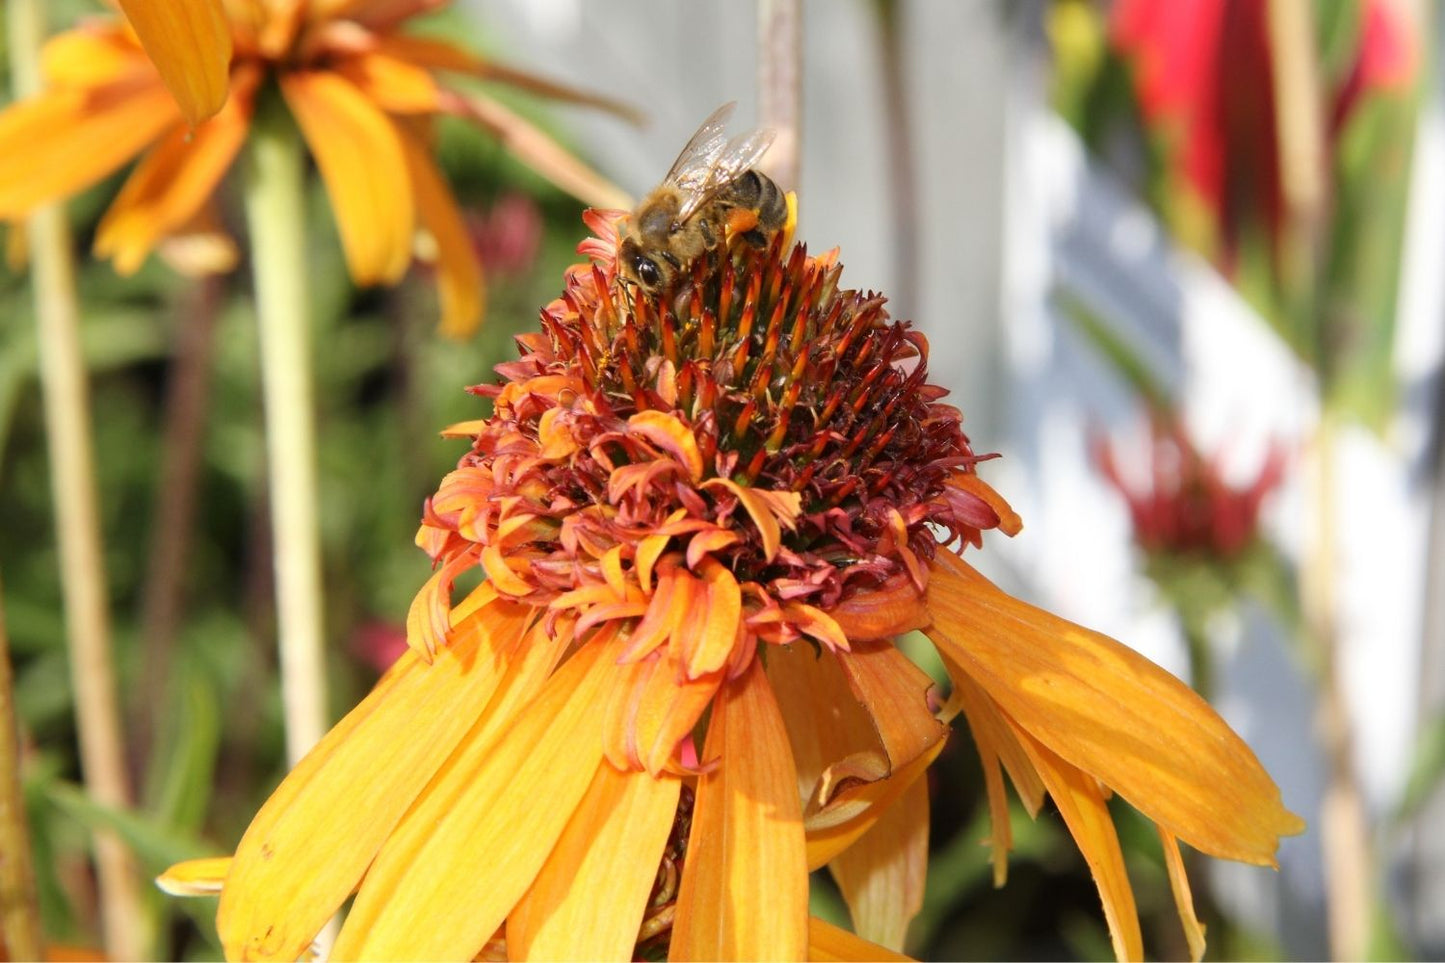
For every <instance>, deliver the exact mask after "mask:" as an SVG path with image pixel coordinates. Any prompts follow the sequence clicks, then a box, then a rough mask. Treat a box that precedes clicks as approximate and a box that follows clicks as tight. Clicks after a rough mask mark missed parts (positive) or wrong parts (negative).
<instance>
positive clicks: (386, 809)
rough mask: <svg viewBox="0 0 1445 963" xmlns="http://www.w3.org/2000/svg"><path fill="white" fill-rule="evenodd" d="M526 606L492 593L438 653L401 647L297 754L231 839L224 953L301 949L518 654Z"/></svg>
mask: <svg viewBox="0 0 1445 963" xmlns="http://www.w3.org/2000/svg"><path fill="white" fill-rule="evenodd" d="M530 618H531V611H530V609H527V608H525V607H523V606H516V605H510V604H507V603H503V602H495V603H493V604H492V605H489V606H487V607H486V608H485V609H484V610H482V611H479V612H477V613H475V614H474V615H472V616H471V617H470V618H469V619H468V620H467V621H466V622H465V623H464V624H459V625H458V626H457V630H456V632H455V637H454V639H453V641H452V644H451V645H450V646H448V647H447V648H445V649H443V650H441V651H440V652H439V653H438V654H437V656H436V659H435V661H434V662H433V663H432V664H431V665H429V666H428V665H426V664H425V663H423V662H421V661H420V660H419V659H418V658H417V655H416V653H415V652H410V651H409V652H406V653H404V654H403V655H402V657H401V659H399V660H398V662H397V664H396V665H395V666H394V667H393V668H392V669H391V670H390V671H389V672H388V673H387V675H386V676H385V677H383V679H382V680H381V682H379V683H378V684H377V686H376V688H375V689H373V690H372V692H371V694H370V695H368V696H367V697H366V699H364V700H363V701H362V702H361V703H360V704H359V705H358V706H357V707H356V708H355V709H352V710H351V712H350V713H348V714H347V716H346V718H344V719H342V720H341V722H339V723H337V724H336V726H335V727H334V728H332V730H331V731H330V732H329V733H327V734H326V736H325V737H324V738H323V739H322V740H321V742H320V743H318V744H317V746H316V748H314V749H312V750H311V752H310V753H308V754H307V755H306V757H305V758H303V759H302V760H301V762H299V763H298V764H297V766H296V768H295V769H293V770H292V771H291V774H290V775H288V776H287V777H286V779H285V780H284V781H283V782H282V783H281V785H280V787H278V788H277V790H276V791H275V792H274V793H272V794H271V798H270V799H268V800H267V801H266V804H265V805H264V806H262V807H261V811H260V812H259V813H257V814H256V818H255V819H254V820H252V822H251V826H250V828H249V829H247V830H246V834H245V836H243V837H242V838H241V842H240V844H239V845H238V846H237V847H236V858H235V862H234V863H233V864H232V867H231V873H230V875H229V876H228V877H227V880H226V886H225V890H224V891H223V893H222V895H221V906H220V910H219V912H218V914H217V918H216V925H217V928H218V930H219V931H220V935H221V941H222V943H223V945H224V946H225V947H226V952H227V954H228V955H230V956H234V957H237V958H245V959H282V960H294V959H296V958H297V957H298V956H299V955H300V954H301V952H302V951H303V950H305V949H306V947H307V946H308V945H309V944H310V942H311V940H312V939H313V938H314V937H315V936H316V934H317V933H318V932H320V931H321V927H322V926H323V925H324V924H325V923H326V921H327V920H328V919H329V918H330V917H331V915H332V914H333V913H335V912H336V909H337V907H339V906H340V905H341V903H342V901H343V900H345V899H346V897H347V896H348V895H350V893H351V891H352V889H353V888H354V887H355V886H356V882H357V880H358V879H360V878H361V875H362V873H363V872H364V871H365V870H366V867H367V864H368V863H370V862H371V859H372V857H373V856H374V855H375V854H376V852H377V849H378V848H379V847H380V846H381V844H382V841H383V840H384V839H385V838H386V837H387V834H388V833H390V832H391V830H392V828H393V827H394V826H395V825H396V823H397V821H398V820H399V819H400V818H401V816H402V813H403V812H405V811H406V809H407V807H408V806H409V805H410V804H411V801H412V800H413V799H414V798H416V795H417V793H419V792H421V790H422V787H423V786H425V785H426V781H427V779H429V778H430V777H431V775H432V773H434V772H435V771H436V770H437V768H438V767H439V766H441V764H442V763H443V761H445V759H446V757H447V756H448V755H449V754H450V753H451V751H452V749H453V748H454V747H455V746H456V744H457V742H458V741H459V740H460V739H461V738H462V736H463V735H465V733H466V732H467V730H468V729H469V728H471V726H472V724H473V722H474V721H475V720H476V718H477V716H478V714H480V713H481V712H482V711H483V709H484V708H485V707H486V705H487V703H488V701H489V700H490V699H491V698H492V696H493V693H494V692H495V691H496V689H497V687H498V685H499V684H500V683H501V682H502V681H503V679H504V678H505V677H506V675H507V673H508V670H509V668H510V669H512V671H515V668H514V667H515V666H516V665H519V664H521V663H520V662H519V660H517V659H515V658H513V655H512V654H513V653H514V652H515V651H516V650H517V649H518V647H519V644H520V643H522V642H523V638H524V637H523V628H524V626H525V625H526V623H527V621H528V619H530ZM523 648H526V646H523ZM399 734H405V737H401V736H400V735H399ZM321 826H324V827H326V832H319V831H318V827H321ZM338 839H344V840H345V841H346V845H345V846H337V845H335V841H336V840H338Z"/></svg>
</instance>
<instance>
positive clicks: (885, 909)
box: [828, 779, 928, 951]
mask: <svg viewBox="0 0 1445 963" xmlns="http://www.w3.org/2000/svg"><path fill="white" fill-rule="evenodd" d="M828 868H829V870H831V871H832V873H833V878H834V879H835V880H837V881H838V888H839V889H840V890H842V891H843V898H844V900H846V901H847V903H848V910H849V912H850V913H851V914H852V916H853V929H854V930H856V931H857V933H858V935H859V936H861V937H863V938H864V939H867V940H872V941H873V942H874V943H878V944H879V945H881V946H886V947H888V948H889V949H892V950H899V951H902V949H903V939H904V937H905V936H907V935H908V924H909V923H910V922H911V921H912V920H913V917H915V916H917V915H918V911H919V910H920V909H922V908H923V884H924V880H925V877H927V875H928V781H927V780H926V779H917V780H914V782H913V784H912V785H911V786H909V787H908V788H907V789H906V790H904V791H903V795H902V796H901V797H899V799H898V801H897V802H896V803H894V804H893V805H892V806H889V807H887V808H886V809H885V810H884V811H883V814H882V816H881V817H879V819H878V822H877V823H875V824H874V826H873V828H872V829H870V830H868V831H867V832H866V833H864V834H863V835H862V836H860V837H859V838H858V841H857V842H856V843H854V844H853V845H852V846H849V847H848V848H847V849H845V850H843V852H841V853H839V854H838V856H837V857H836V858H835V859H834V860H833V861H832V862H831V863H829V864H828Z"/></svg>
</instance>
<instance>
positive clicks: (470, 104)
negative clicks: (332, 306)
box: [0, 0, 627, 335]
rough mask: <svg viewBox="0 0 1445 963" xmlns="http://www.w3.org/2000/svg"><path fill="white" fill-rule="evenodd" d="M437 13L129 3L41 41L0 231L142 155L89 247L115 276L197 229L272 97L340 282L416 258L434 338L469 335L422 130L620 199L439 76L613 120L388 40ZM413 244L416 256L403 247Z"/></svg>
mask: <svg viewBox="0 0 1445 963" xmlns="http://www.w3.org/2000/svg"><path fill="white" fill-rule="evenodd" d="M444 5H445V0H441V2H439V0H225V3H224V7H225V12H226V14H227V15H228V17H229V29H228V30H226V29H222V28H224V27H225V26H226V21H225V20H223V19H219V18H220V10H219V8H217V7H216V6H215V4H214V2H212V3H205V2H201V0H192V2H188V3H183V4H174V3H160V2H157V0H127V2H126V3H124V5H123V7H124V10H125V12H126V13H127V15H128V16H129V17H130V18H131V22H130V24H127V23H125V22H123V21H119V20H115V19H98V20H94V21H90V22H86V23H84V24H82V25H81V26H79V27H77V28H75V29H73V30H69V31H66V32H64V33H61V34H59V35H57V36H56V37H54V38H53V39H52V40H51V41H50V42H49V43H48V44H47V46H46V49H45V52H44V70H45V76H46V81H47V88H46V91H45V92H44V93H43V94H41V95H39V96H37V97H34V98H32V99H30V100H27V101H24V102H21V103H18V104H15V105H12V106H11V107H10V108H9V109H7V110H5V111H4V112H3V113H0V218H4V219H9V220H13V219H17V218H20V217H23V216H25V215H26V214H28V213H29V212H30V211H31V210H33V209H34V208H35V207H37V206H39V205H41V204H44V203H47V202H49V201H54V200H57V199H60V198H64V197H67V196H69V195H71V194H74V193H75V192H77V191H80V190H82V189H84V188H86V187H88V186H90V185H92V184H94V183H95V182H97V181H99V180H100V179H101V178H102V177H105V176H106V175H107V174H109V173H111V172H112V171H114V170H115V169H116V168H118V167H120V166H121V165H122V164H124V163H126V162H127V161H129V160H130V159H131V158H133V157H135V156H136V155H138V154H140V153H141V152H142V151H147V153H146V154H145V156H144V158H143V159H142V160H141V162H140V164H139V165H138V166H137V167H136V169H135V170H134V171H133V172H132V173H131V175H130V177H129V179H128V180H127V181H126V183H125V186H124V187H123V188H122V190H121V192H120V195H119V196H118V197H117V198H116V200H115V203H114V204H113V205H112V206H111V208H110V210H109V211H108V212H107V213H106V216H105V218H104V220H103V221H102V222H101V225H100V229H99V231H98V233H97V236H96V241H95V247H96V252H97V254H99V255H100V256H102V257H109V258H112V259H113V261H114V263H115V267H116V269H117V270H118V271H120V272H121V273H123V274H128V273H131V272H133V271H135V270H136V269H137V268H139V267H140V265H141V264H142V262H143V261H144V260H145V258H146V256H147V255H148V254H149V253H150V252H151V251H152V250H153V249H154V248H155V247H156V246H157V244H158V243H159V242H161V241H162V240H163V239H165V238H167V237H168V236H170V235H174V234H177V233H181V232H185V231H187V230H188V229H189V228H190V226H191V225H192V224H193V223H195V222H196V221H197V219H198V218H200V217H201V216H202V215H203V209H204V205H205V204H206V202H207V201H208V200H209V199H210V198H211V196H212V195H213V194H214V192H215V190H216V187H217V185H218V184H219V182H220V181H221V179H222V177H223V176H224V175H225V174H226V172H227V170H228V169H229V168H230V167H231V165H232V163H233V162H234V161H235V159H236V156H237V154H238V153H239V152H240V150H241V147H242V145H243V144H244V143H245V142H246V138H247V134H248V129H249V125H250V123H251V117H252V113H253V111H254V110H255V108H256V105H257V101H258V98H260V97H262V96H264V95H265V91H266V90H267V89H269V87H270V86H271V85H272V84H275V85H277V86H278V87H279V89H280V92H281V95H282V96H283V97H284V99H285V103H286V105H287V106H288V107H289V109H290V111H291V113H292V114H293V115H294V116H295V118H296V121H297V123H298V124H299V126H300V128H301V132H302V134H303V136H304V137H305V139H306V142H307V145H308V146H309V148H310V150H311V152H312V154H313V156H314V157H315V158H316V162H317V166H318V167H319V168H320V172H321V176H322V179H323V180H324V182H325V184H326V189H327V191H328V194H329V195H330V198H331V202H332V207H333V210H334V211H335V214H336V220H337V224H338V226H339V228H340V233H341V241H342V245H343V247H344V249H345V254H346V262H347V266H348V268H349V270H350V273H351V276H352V278H353V279H354V280H355V281H356V283H357V284H362V285H369V284H390V283H394V282H396V281H397V280H399V279H400V277H401V276H402V274H403V273H405V271H406V269H407V267H408V265H409V264H410V263H411V260H412V255H413V250H414V249H416V250H425V251H427V252H428V255H429V257H430V259H431V260H433V261H434V264H435V268H436V279H437V284H438V288H439V292H440V298H441V307H442V327H443V330H445V331H447V332H448V333H451V334H458V335H460V334H465V333H467V332H468V331H470V330H472V329H473V328H475V326H476V325H477V323H478V322H479V321H480V319H481V313H482V297H483V278H482V273H481V269H480V265H479V264H478V262H477V258H476V254H475V251H474V249H473V245H472V243H471V241H470V238H469V236H468V233H467V230H466V227H465V225H464V223H463V221H462V218H461V215H460V212H459V211H458V210H457V205H456V202H455V200H454V198H453V197H452V194H451V190H450V188H449V187H448V186H447V183H446V180H445V178H444V177H443V176H442V174H441V172H440V170H439V169H438V168H437V166H436V164H435V162H434V161H433V160H432V158H431V155H430V150H429V147H428V139H427V131H426V128H425V123H426V122H427V121H429V120H430V119H431V118H434V117H437V116H441V115H451V116H456V117H462V118H465V119H467V120H469V121H471V122H473V123H477V124H479V125H480V126H482V127H483V128H485V129H487V130H489V131H491V132H492V133H493V134H495V135H496V136H497V137H498V138H499V139H500V140H501V141H502V142H503V143H504V144H505V145H506V146H507V147H508V148H509V149H511V150H512V151H514V152H515V153H516V154H517V155H518V156H519V157H520V158H521V159H522V160H523V161H524V162H525V163H527V164H529V165H530V166H531V167H532V168H533V169H535V170H536V171H537V172H538V173H540V174H542V175H543V176H545V177H548V178H550V179H551V180H552V181H554V182H555V183H557V184H558V185H559V186H561V187H562V188H564V189H565V190H568V191H570V192H572V193H574V194H576V195H577V196H578V197H580V198H582V199H583V200H584V201H586V202H588V203H601V204H609V203H618V202H619V201H620V199H621V196H620V194H619V192H618V191H617V190H616V188H614V187H612V186H611V185H610V184H608V183H607V182H606V181H605V180H603V179H602V178H601V177H599V176H598V175H596V174H595V173H593V172H592V171H591V170H590V169H588V168H587V167H586V166H585V165H583V164H582V163H581V162H579V161H577V160H576V159H575V158H573V157H571V156H570V155H569V154H567V153H566V151H564V150H563V149H562V148H561V147H560V146H558V145H557V144H556V143H555V142H554V141H552V140H551V139H550V138H548V137H547V136H546V135H545V134H543V133H542V132H541V131H539V130H538V129H537V128H535V127H534V126H533V125H531V124H530V123H528V122H527V121H525V120H524V119H522V118H521V117H519V116H518V115H516V114H515V113H513V112H511V111H509V110H507V109H506V108H505V107H503V106H502V105H501V104H500V103H498V102H497V101H496V100H494V99H492V98H490V97H487V96H486V95H484V94H472V93H466V92H463V91H460V90H458V89H454V88H452V87H448V86H446V85H445V84H444V83H443V82H442V80H441V79H439V78H440V77H441V75H444V74H448V73H453V74H466V75H470V76H474V77H478V78H482V79H485V80H494V81H499V82H503V83H507V84H511V85H514V86H517V87H520V88H522V89H525V90H529V91H532V92H534V93H538V94H541V95H544V96H548V97H555V98H559V99H563V100H569V101H572V102H575V103H582V104H590V105H593V106H600V107H604V108H606V109H610V110H614V111H617V112H620V113H624V114H625V113H627V111H626V110H625V109H624V108H621V107H619V106H618V105H617V104H615V103H613V102H611V101H608V100H606V99H605V98H601V97H596V96H593V95H591V94H587V93H585V92H581V91H575V90H571V89H568V88H565V87H561V86H559V85H556V84H552V83H550V82H548V81H545V80H542V79H541V78H538V77H535V76H533V75H531V74H527V73H523V72H520V71H515V70H511V69H509V68H504V67H501V66H499V65H496V64H493V63H490V62H489V61H486V60H483V59H481V58H478V57H475V56H473V55H472V54H469V53H467V52H466V51H464V50H462V49H461V48H459V47H457V46H455V45H453V44H451V43H448V42H446V41H444V40H437V39H424V38H420V37H411V36H407V35H404V34H403V33H402V32H401V29H402V27H403V26H405V24H406V23H407V21H408V20H410V19H411V18H413V17H415V16H417V15H418V14H421V13H424V12H429V11H432V10H435V9H437V8H438V7H440V6H444ZM132 26H133V27H134V29H133V30H132V29H131V28H132ZM148 52H149V53H150V54H151V55H152V56H153V57H154V58H155V65H153V64H152V62H151V59H150V57H148V56H147V53H148ZM227 60H229V69H228V70H227V69H226V68H225V64H226V62H227ZM168 88H169V90H168ZM172 94H174V98H173V97H172ZM223 100H224V106H221V104H222V101H223ZM212 112H214V116H213V117H212V118H211V119H210V120H208V121H206V122H205V123H202V124H199V126H192V124H194V123H195V122H196V121H198V120H200V119H201V118H203V117H204V116H206V115H207V114H209V113H212ZM147 149H148V150H147ZM419 230H420V232H423V233H424V234H425V235H426V236H429V239H430V240H429V243H426V244H424V245H420V246H417V245H416V244H415V242H416V240H417V237H418V233H419Z"/></svg>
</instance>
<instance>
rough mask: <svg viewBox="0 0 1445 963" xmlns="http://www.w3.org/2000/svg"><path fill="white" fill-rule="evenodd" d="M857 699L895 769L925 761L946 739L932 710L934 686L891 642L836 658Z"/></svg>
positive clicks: (866, 643) (867, 644)
mask: <svg viewBox="0 0 1445 963" xmlns="http://www.w3.org/2000/svg"><path fill="white" fill-rule="evenodd" d="M837 660H838V665H839V667H840V668H842V670H843V676H844V677H845V678H846V679H847V680H848V687H849V688H850V689H852V690H853V696H854V697H855V698H856V699H857V700H858V701H859V702H861V703H863V705H864V706H865V707H866V708H867V710H868V713H869V715H870V716H871V717H872V719H873V724H874V725H875V726H877V727H878V736H879V739H880V740H881V741H882V743H883V748H884V750H885V751H886V752H887V753H888V760H889V762H890V763H891V764H892V765H894V766H899V765H903V764H905V763H908V762H910V761H911V760H913V759H915V758H917V757H918V756H920V755H923V754H924V753H925V752H927V751H928V750H929V749H930V748H931V747H932V746H933V745H934V743H937V742H941V741H942V740H943V739H944V738H945V737H947V735H948V729H947V727H945V726H944V725H943V723H941V722H939V721H938V720H937V719H936V718H934V715H933V712H932V711H931V710H930V709H929V707H928V690H929V689H931V688H933V680H932V679H930V678H929V677H928V675H927V673H925V672H924V671H923V670H922V669H920V668H918V666H916V665H914V664H913V663H912V662H911V661H909V659H908V656H906V655H904V654H903V653H902V652H901V651H899V650H898V647H897V646H895V645H894V644H893V643H892V642H889V641H883V640H877V639H873V640H868V639H864V640H861V641H859V642H856V643H854V645H853V648H852V651H851V652H848V653H846V654H839V655H838V656H837Z"/></svg>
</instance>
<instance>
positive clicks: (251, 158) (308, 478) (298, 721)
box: [245, 91, 326, 765]
mask: <svg viewBox="0 0 1445 963" xmlns="http://www.w3.org/2000/svg"><path fill="white" fill-rule="evenodd" d="M247 161H248V163H247V164H246V184H245V199H246V219H247V223H248V224H249V226H250V231H251V265H252V272H253V274H254V276H255V284H256V318H257V322H258V324H259V325H260V338H261V381H262V391H263V393H264V395H265V405H266V453H267V462H268V472H269V484H270V491H271V531H272V543H273V544H272V551H273V562H274V565H275V574H276V622H277V635H278V644H279V646H280V650H281V699H282V706H283V709H284V712H285V716H286V754H287V758H288V759H289V760H290V762H291V764H292V765H295V764H296V763H297V762H298V761H299V760H300V759H301V757H302V756H303V755H305V754H306V752H307V750H309V749H310V748H311V747H312V746H313V745H315V744H316V742H317V740H319V739H320V738H321V736H322V735H323V734H324V733H325V731H326V677H325V652H324V648H323V635H322V618H321V613H322V595H321V543H320V526H319V524H318V523H319V513H318V510H317V482H316V436H315V429H314V415H313V412H312V388H311V355H310V343H309V340H308V339H309V338H310V334H311V332H310V323H309V312H308V310H307V294H306V271H307V265H306V225H305V221H304V218H305V200H306V197H305V190H304V183H305V182H304V177H305V155H304V153H303V151H302V144H301V135H300V132H299V131H298V130H297V128H296V125H295V122H294V121H293V120H292V119H291V116H290V115H289V114H288V113H287V112H286V110H285V106H284V104H283V103H282V102H281V100H280V97H279V96H277V95H276V93H275V91H272V92H271V93H270V95H269V96H267V97H263V98H262V100H261V103H260V104H259V105H258V106H257V110H256V118H255V122H254V124H253V126H252V131H251V140H250V145H249V153H248V156H247Z"/></svg>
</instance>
